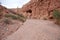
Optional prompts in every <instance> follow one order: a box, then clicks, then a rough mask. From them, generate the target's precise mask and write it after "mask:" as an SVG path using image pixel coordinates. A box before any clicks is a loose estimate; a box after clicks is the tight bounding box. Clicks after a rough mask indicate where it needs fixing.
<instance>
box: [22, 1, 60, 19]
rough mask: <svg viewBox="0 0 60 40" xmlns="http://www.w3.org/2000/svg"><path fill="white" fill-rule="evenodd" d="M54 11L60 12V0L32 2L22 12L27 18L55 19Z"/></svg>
mask: <svg viewBox="0 0 60 40" xmlns="http://www.w3.org/2000/svg"><path fill="white" fill-rule="evenodd" d="M54 9H58V10H60V0H31V1H30V2H29V3H27V4H26V5H24V6H23V7H22V10H21V11H22V12H23V15H24V16H26V17H27V18H36V19H44V18H46V19H53V17H52V13H53V10H54Z"/></svg>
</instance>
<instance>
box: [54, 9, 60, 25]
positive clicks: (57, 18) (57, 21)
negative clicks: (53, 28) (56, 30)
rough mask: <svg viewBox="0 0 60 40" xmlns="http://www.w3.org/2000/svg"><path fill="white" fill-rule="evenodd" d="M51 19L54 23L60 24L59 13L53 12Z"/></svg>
mask: <svg viewBox="0 0 60 40" xmlns="http://www.w3.org/2000/svg"><path fill="white" fill-rule="evenodd" d="M53 18H54V19H55V20H56V22H55V23H57V24H60V12H59V11H58V10H54V11H53Z"/></svg>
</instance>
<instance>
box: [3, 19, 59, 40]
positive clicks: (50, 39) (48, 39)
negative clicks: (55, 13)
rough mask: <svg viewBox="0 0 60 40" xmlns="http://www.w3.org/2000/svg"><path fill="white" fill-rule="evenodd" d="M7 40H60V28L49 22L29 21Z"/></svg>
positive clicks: (6, 39)
mask: <svg viewBox="0 0 60 40" xmlns="http://www.w3.org/2000/svg"><path fill="white" fill-rule="evenodd" d="M4 39H5V40H60V27H59V26H58V25H56V24H54V23H53V22H52V21H48V20H35V19H29V20H27V21H26V22H25V23H24V24H23V25H22V26H21V27H20V28H19V29H18V30H17V31H16V32H15V33H13V34H12V35H10V36H7V38H4Z"/></svg>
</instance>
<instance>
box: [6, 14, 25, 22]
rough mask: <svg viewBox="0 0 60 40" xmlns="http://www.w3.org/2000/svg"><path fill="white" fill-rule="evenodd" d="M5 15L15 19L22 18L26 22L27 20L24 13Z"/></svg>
mask: <svg viewBox="0 0 60 40" xmlns="http://www.w3.org/2000/svg"><path fill="white" fill-rule="evenodd" d="M5 17H7V18H12V19H14V20H20V21H22V22H24V21H25V20H26V18H25V17H24V16H22V15H15V14H6V15H5Z"/></svg>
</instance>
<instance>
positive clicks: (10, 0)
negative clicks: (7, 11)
mask: <svg viewBox="0 0 60 40" xmlns="http://www.w3.org/2000/svg"><path fill="white" fill-rule="evenodd" d="M29 1H30V0H0V2H1V3H2V5H3V6H5V7H7V8H17V6H18V7H20V8H21V7H22V6H23V5H24V4H26V3H28V2H29Z"/></svg>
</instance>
